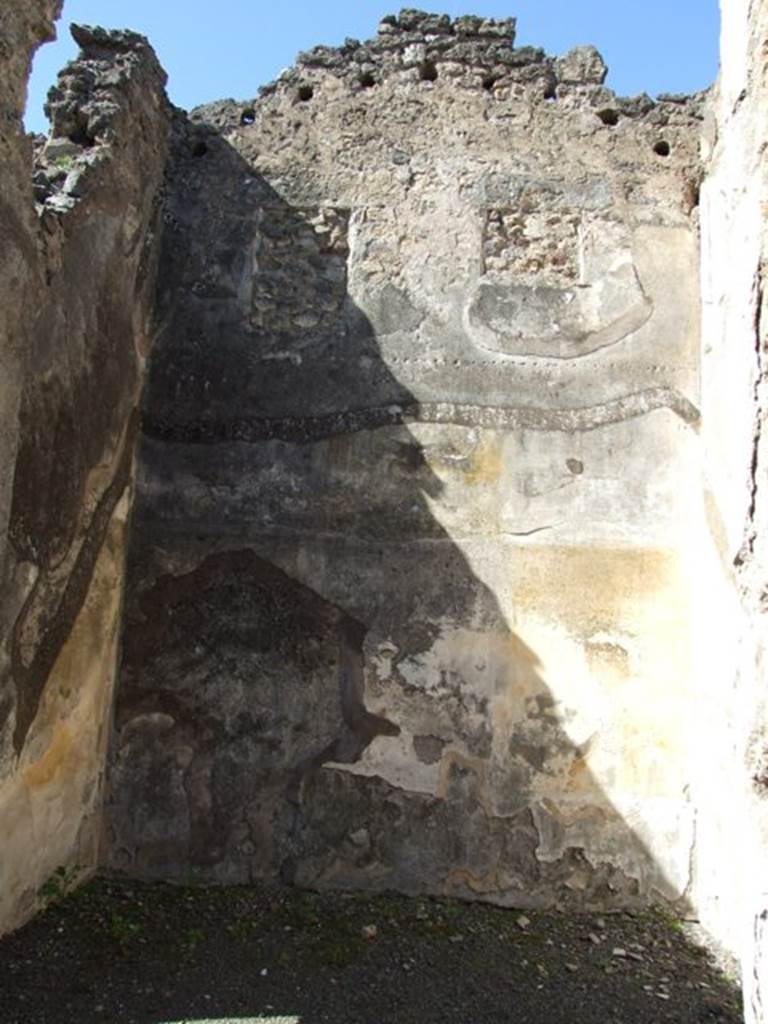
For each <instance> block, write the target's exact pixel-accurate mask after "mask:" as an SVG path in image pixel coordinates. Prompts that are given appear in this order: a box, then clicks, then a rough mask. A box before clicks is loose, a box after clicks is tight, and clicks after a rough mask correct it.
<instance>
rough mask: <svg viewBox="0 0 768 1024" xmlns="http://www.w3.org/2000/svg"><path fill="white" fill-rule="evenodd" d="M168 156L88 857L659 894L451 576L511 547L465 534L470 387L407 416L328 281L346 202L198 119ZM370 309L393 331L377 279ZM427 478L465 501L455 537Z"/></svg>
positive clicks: (604, 901)
mask: <svg viewBox="0 0 768 1024" xmlns="http://www.w3.org/2000/svg"><path fill="white" fill-rule="evenodd" d="M174 145H175V153H174V157H173V160H172V163H171V170H170V172H169V174H170V176H169V181H168V183H167V184H168V198H167V204H166V214H165V218H166V230H165V240H164V250H163V256H162V260H161V268H160V282H159V296H158V337H157V341H156V344H155V349H154V352H153V356H152V365H151V369H150V375H149V384H148V390H147V393H146V398H145V408H144V418H143V440H142V445H141V451H140V469H139V483H138V494H137V498H136V506H135V514H134V519H133V528H132V529H133V533H132V542H131V555H130V566H129V578H128V588H127V597H126V612H125V629H124V638H123V661H122V668H121V677H120V683H119V691H118V701H117V711H116V731H115V739H114V747H113V752H112V759H111V802H110V806H109V821H108V861H109V864H110V866H111V867H113V868H118V869H120V870H123V871H126V872H128V873H131V874H136V875H139V876H144V877H177V878H180V877H189V876H190V875H193V876H198V877H200V878H204V879H212V880H218V881H237V882H240V881H248V880H252V879H256V878H270V877H276V876H278V875H279V876H280V877H282V878H283V879H284V880H286V881H290V882H295V883H297V884H299V885H305V886H314V887H327V886H335V887H349V888H361V889H375V890H383V889H390V890H393V889H394V890H400V891H404V892H414V893H415V892H421V893H434V894H445V895H456V896H460V897H471V898H479V899H487V900H492V901H494V902H498V903H502V904H510V905H518V906H531V905H546V904H551V903H553V902H555V901H558V902H562V903H564V904H573V905H579V906H598V905H621V904H624V903H627V902H632V901H634V900H635V899H638V898H640V899H644V898H647V897H648V896H649V895H651V896H653V895H659V894H662V895H665V896H668V897H675V896H679V895H681V894H680V892H679V891H675V887H674V886H673V885H671V884H670V883H669V882H668V881H666V880H665V878H664V877H663V872H662V871H661V869H660V868H659V867H658V866H657V865H656V864H655V863H654V859H653V857H652V856H651V854H650V853H649V851H648V850H647V849H646V848H645V846H644V844H643V842H642V840H641V839H640V838H639V837H638V836H637V835H636V834H635V832H634V831H633V829H632V828H631V827H630V826H629V825H628V824H626V822H625V821H624V820H623V819H622V816H621V815H620V814H619V812H618V811H617V810H616V808H615V807H614V806H613V805H612V802H611V800H610V799H608V797H607V796H606V794H605V793H604V792H603V791H602V789H601V786H600V784H599V783H598V781H597V780H596V779H595V777H594V776H593V774H592V772H591V771H590V769H589V767H588V765H587V755H588V753H589V739H586V740H585V742H583V743H582V742H576V741H575V740H574V739H572V738H571V735H569V730H568V728H567V724H568V723H567V722H566V721H564V719H565V717H566V715H565V714H564V712H563V709H562V707H561V706H560V703H559V701H558V700H557V699H556V697H555V696H554V695H553V694H552V693H551V692H550V689H549V687H548V685H547V680H546V678H545V676H544V674H543V671H542V666H541V663H540V659H539V656H538V654H537V652H536V651H534V650H531V648H530V647H529V646H528V645H527V644H526V643H525V642H524V640H523V639H521V637H520V636H518V635H516V633H515V632H514V631H513V629H512V628H511V627H510V624H509V623H508V621H507V620H506V617H505V614H504V612H503V611H502V609H501V607H500V605H499V602H498V601H497V599H496V597H495V596H494V593H492V591H491V589H490V588H489V587H488V586H487V585H486V584H485V583H484V582H483V581H482V579H480V578H479V576H478V573H477V571H475V570H473V567H472V564H471V561H470V559H472V561H473V562H475V563H476V564H480V565H482V564H485V563H487V562H488V559H491V560H494V559H496V560H498V559H500V558H501V559H507V560H509V564H510V566H512V565H514V561H515V559H516V558H517V557H518V555H519V552H520V550H521V549H520V548H518V547H515V546H514V544H509V543H506V544H505V543H503V542H502V541H501V540H500V538H499V536H498V535H497V534H496V533H495V532H494V529H493V527H492V526H491V525H490V521H489V520H488V519H487V515H488V507H489V506H488V501H489V500H491V499H489V497H488V496H489V494H492V492H493V487H494V481H495V479H496V477H495V473H496V468H497V467H496V464H497V463H498V460H499V458H500V457H501V456H500V447H499V442H500V435H499V432H498V431H495V432H494V431H490V430H485V429H483V427H482V422H483V421H482V419H481V414H482V408H481V407H482V395H481V394H478V396H477V409H476V416H477V418H476V420H475V421H474V422H473V421H472V415H473V414H472V412H471V410H470V411H469V412H467V407H466V405H465V406H463V411H462V414H461V416H462V418H461V420H460V421H458V422H457V421H453V422H452V420H451V415H450V409H451V406H450V404H449V403H450V396H446V403H447V404H446V405H445V407H444V408H443V411H442V412H441V413H440V415H439V416H438V415H436V414H434V412H433V413H430V414H429V415H427V414H426V413H425V411H424V409H422V408H421V407H420V406H419V403H418V402H417V401H416V400H415V399H414V397H413V395H412V394H411V393H410V392H409V391H408V390H407V389H405V388H404V387H403V386H402V385H401V384H400V383H399V382H398V379H397V377H396V376H395V375H394V374H393V373H392V371H391V370H390V368H389V367H388V365H387V363H386V362H385V361H384V359H383V357H382V354H381V350H380V345H379V342H378V341H377V337H376V335H375V333H374V329H373V327H372V325H371V323H370V321H369V320H368V318H367V317H366V316H365V315H364V314H363V312H362V311H361V310H360V309H359V308H357V307H356V305H355V304H354V302H353V301H352V300H351V299H350V296H349V294H348V282H347V268H348V262H349V252H350V245H351V244H354V231H353V230H350V218H351V217H352V219H354V217H355V216H357V215H358V214H357V213H353V214H350V211H349V210H346V209H340V208H337V207H333V206H323V207H315V208H301V209H299V208H295V207H291V206H289V205H287V204H286V203H285V202H284V201H283V200H281V198H280V196H279V195H278V194H277V193H276V192H275V191H274V190H273V189H272V188H271V187H270V185H269V184H268V183H267V182H266V181H265V180H264V179H263V178H261V177H259V175H258V174H257V173H256V172H254V169H253V168H252V167H251V166H250V165H249V164H248V163H247V162H246V161H244V160H243V158H242V157H241V156H240V155H239V154H238V153H237V152H236V150H235V149H234V148H233V147H232V146H231V145H229V144H228V143H227V142H226V141H225V139H223V138H222V137H221V136H219V135H217V134H216V133H214V132H213V131H212V130H211V129H210V128H208V127H207V126H205V125H203V124H197V125H195V124H192V123H190V122H187V121H185V120H179V121H178V123H177V125H176V128H175V143H174ZM379 301H380V303H381V305H380V308H379V314H378V320H379V321H380V322H384V323H389V324H390V325H391V330H393V331H396V330H399V331H404V332H408V331H409V330H413V329H414V328H415V326H416V325H417V323H418V315H419V314H418V310H416V309H415V308H414V307H413V306H412V305H411V304H410V302H409V300H408V298H407V296H406V295H405V294H404V293H403V292H402V291H399V290H398V289H397V288H396V287H394V285H393V286H392V287H391V288H389V289H387V288H385V289H384V290H383V291H382V292H381V294H380V300H379ZM446 410H447V411H446ZM438 420H439V422H437V421H438ZM446 480H455V481H458V482H457V485H456V486H457V487H459V488H470V487H474V491H473V492H472V493H474V494H476V495H477V498H476V499H475V500H476V501H477V506H476V509H475V510H473V515H474V517H475V528H474V530H473V531H472V532H471V533H468V534H467V535H466V536H465V537H462V538H461V542H460V543H459V540H457V539H455V538H452V536H451V535H449V533H448V532H447V530H446V529H445V528H444V527H443V526H442V525H441V523H440V521H439V515H440V510H441V507H442V506H443V505H445V504H446V503H450V501H451V500H452V495H453V494H454V493H455V491H454V490H452V489H451V487H448V488H447V485H446ZM466 493H469V492H468V491H467V492H466ZM526 554H529V552H527V553H526ZM546 566H547V562H546V559H544V560H543V561H542V563H541V567H540V568H539V569H536V568H535V565H534V570H533V571H534V573H536V572H539V573H540V572H546V571H547V568H546ZM536 586H537V587H539V588H540V589H541V588H542V587H543V588H544V589H546V588H547V587H551V588H555V589H556V588H558V587H559V586H560V581H559V580H558V579H557V578H551V579H549V580H546V581H545V582H544V583H543V584H542V582H541V581H540V580H539V581H538V582H537V583H536Z"/></svg>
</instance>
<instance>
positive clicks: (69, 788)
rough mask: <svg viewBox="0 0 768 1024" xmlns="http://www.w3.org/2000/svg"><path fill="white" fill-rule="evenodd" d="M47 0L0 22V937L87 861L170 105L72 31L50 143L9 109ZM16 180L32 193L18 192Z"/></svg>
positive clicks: (139, 71) (21, 86) (129, 54)
mask: <svg viewBox="0 0 768 1024" xmlns="http://www.w3.org/2000/svg"><path fill="white" fill-rule="evenodd" d="M60 8H61V3H55V2H47V3H45V2H35V3H31V4H30V3H23V4H22V3H11V4H10V6H9V7H8V8H7V9H6V10H5V11H4V12H3V13H2V15H0V23H1V24H2V27H3V29H4V30H5V31H4V35H5V36H6V38H8V39H9V40H10V41H11V46H12V48H13V54H14V60H15V63H14V62H13V61H12V62H10V63H8V64H6V65H5V68H6V69H7V70H5V71H4V72H3V78H2V80H0V90H1V92H0V98H1V99H2V102H3V104H4V106H6V107H7V110H8V113H9V114H10V115H11V117H10V118H7V119H4V123H5V124H8V125H9V126H10V128H9V129H4V135H3V137H2V138H1V139H0V145H1V146H2V156H3V167H4V172H3V183H2V185H1V186H0V189H1V191H0V230H1V231H2V234H3V237H4V238H7V239H10V240H11V242H12V244H11V245H10V246H4V247H3V252H2V259H0V299H2V302H1V303H0V308H2V317H3V320H2V321H0V326H2V331H3V333H2V337H3V348H2V351H1V352H0V365H1V367H2V371H3V373H2V376H3V378H4V381H3V385H2V389H1V390H0V416H1V417H2V419H1V420H0V437H1V438H2V442H0V444H1V445H2V449H1V450H0V465H1V466H2V472H3V477H2V478H1V479H0V573H1V575H2V601H1V602H0V636H2V640H3V646H2V649H1V650H0V820H2V822H3V856H2V860H1V861H0V932H2V931H5V930H7V929H10V928H13V927H15V926H16V925H18V924H20V923H21V922H22V921H23V920H25V919H26V918H27V917H29V916H30V915H31V914H32V913H33V912H34V911H35V910H36V909H37V907H38V906H39V897H38V891H39V889H40V887H41V886H42V885H43V884H44V883H45V881H46V880H47V879H48V878H49V877H51V876H52V875H53V874H54V873H55V872H56V871H57V869H60V868H61V869H64V870H65V872H66V875H65V876H64V877H65V878H68V879H70V878H74V877H83V876H85V875H86V874H87V873H88V872H90V871H92V870H93V868H94V867H95V865H96V863H97V858H98V848H99V842H100V830H101V821H100V813H99V811H100V802H101V795H102V785H103V777H104V764H105V758H106V742H107V737H108V732H109V723H110V714H111V699H112V690H113V683H114V675H115V661H116V653H117V639H118V627H119V620H120V604H121V593H122V578H123V567H124V544H125V536H126V524H127V519H128V515H129V511H130V503H131V493H132V480H133V449H134V440H135V435H136V427H137V420H138V416H137V406H138V401H139V395H140V391H141V384H142V378H143V369H144V362H145V356H146V350H147V341H146V335H147V331H148V320H149V315H150V305H151V298H152V288H153V281H154V269H153V262H154V260H155V253H156V245H155V232H156V230H157V224H156V221H157V214H158V199H159V196H160V194H161V185H162V180H163V172H164V168H165V162H166V155H167V146H168V138H169V134H170V120H171V117H170V107H169V105H168V102H167V100H166V97H165V93H164V83H165V75H164V73H163V72H162V70H161V68H160V66H159V64H158V63H157V60H156V58H155V55H154V53H153V52H152V50H151V48H150V47H149V46H148V44H147V43H146V40H144V39H143V38H142V37H140V36H136V35H133V34H131V33H103V32H101V31H100V30H96V31H94V32H91V31H90V30H87V29H83V28H80V29H77V28H75V29H73V34H75V38H76V40H77V42H78V43H79V44H80V46H81V54H80V58H79V60H78V61H77V62H75V63H73V64H71V65H69V66H68V68H67V69H66V70H65V72H62V75H61V76H60V79H59V83H58V86H57V87H56V88H55V89H54V90H52V92H51V94H50V97H49V106H50V114H51V120H52V131H51V138H50V139H49V140H48V141H47V142H46V143H45V145H44V146H43V145H42V143H40V144H38V145H36V146H35V149H36V152H35V154H34V158H33V152H32V149H33V146H32V144H31V141H30V139H29V138H28V137H26V136H25V135H24V131H23V126H22V120H21V115H22V111H23V107H24V96H25V92H26V78H27V75H28V71H29V64H30V61H31V56H32V54H33V52H34V49H35V48H36V46H37V45H38V44H39V43H40V42H41V41H43V40H45V39H48V38H52V36H53V23H54V19H55V18H56V17H57V16H58V14H59V13H60ZM33 181H34V193H33Z"/></svg>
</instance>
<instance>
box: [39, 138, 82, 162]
mask: <svg viewBox="0 0 768 1024" xmlns="http://www.w3.org/2000/svg"><path fill="white" fill-rule="evenodd" d="M82 152H83V147H82V146H79V145H78V144H77V143H76V142H72V140H71V139H67V138H56V139H49V140H48V141H47V142H46V144H45V147H44V148H43V154H42V155H43V159H44V160H47V161H48V163H49V164H50V163H53V162H54V161H56V160H62V159H66V158H69V157H76V156H80V154H81V153H82Z"/></svg>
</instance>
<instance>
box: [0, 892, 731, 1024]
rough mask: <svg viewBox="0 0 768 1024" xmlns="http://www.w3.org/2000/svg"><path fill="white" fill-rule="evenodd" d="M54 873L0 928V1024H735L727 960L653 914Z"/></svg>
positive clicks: (682, 928) (692, 931)
mask: <svg viewBox="0 0 768 1024" xmlns="http://www.w3.org/2000/svg"><path fill="white" fill-rule="evenodd" d="M66 881H67V880H66V879H65V878H64V879H56V878H54V879H53V880H52V881H51V883H49V886H48V887H47V889H46V890H45V891H44V892H43V897H44V898H45V899H48V900H50V901H51V905H50V906H49V907H48V909H47V910H46V911H45V912H44V913H42V914H40V915H39V916H38V917H37V918H35V920H33V921H32V922H31V923H30V924H29V925H27V926H26V927H25V928H23V929H21V930H20V931H18V932H16V933H15V934H13V935H10V936H6V937H5V938H4V939H2V940H0V1024H65V1022H66V1024H91V1022H100V1024H104V1022H109V1024H112V1022H115V1024H117V1022H119V1024H167V1022H174V1024H176V1022H195V1024H200V1022H216V1024H229V1022H238V1024H245V1022H249V1024H250V1022H256V1021H258V1022H261V1024H267V1022H269V1024H321V1022H325V1021H328V1022H332V1024H374V1022H376V1024H390V1022H392V1024H395V1022H402V1024H407V1022H419V1024H438V1022H440V1024H448V1022H457V1024H458V1022H461V1024H478V1022H487V1021H498V1022H502V1021H509V1022H515V1024H529V1022H530V1024H539V1022H541V1024H560V1022H563V1024H566V1022H567V1024H592V1022H595V1024H598V1022H599V1024H661V1022H675V1024H694V1022H695V1024H699V1022H701V1024H705V1022H706V1024H715V1022H722V1024H737V1022H739V1021H740V1020H741V1012H740V1003H739V997H738V991H737V987H736V984H735V978H734V977H733V972H732V969H731V968H729V966H728V965H727V964H726V963H725V962H724V961H723V960H722V959H721V958H720V959H718V958H715V957H714V956H713V954H712V953H711V952H710V951H708V950H706V949H705V948H704V947H703V946H701V945H699V944H698V942H697V941H696V938H695V934H696V933H695V929H691V928H690V927H689V926H687V925H683V924H681V923H680V922H678V921H676V920H675V919H674V918H672V917H671V916H670V915H669V914H668V913H665V912H662V911H658V910H657V911H646V912H642V913H639V914H634V915H631V916H630V915H627V914H619V915H610V916H608V915H606V916H604V917H598V916H574V915H566V914H561V913H533V912H530V911H528V912H525V913H521V912H520V911H511V910H501V909H498V908H495V907H489V906H484V905H481V904H466V903H458V902H452V901H437V900H429V899H406V898H403V897H395V896H377V897H371V896H347V895H344V894H339V893H335V894H329V893H325V894H322V895H317V894H313V893H307V892H301V891H298V890H292V889H275V888H243V887H232V888H199V887H182V886H171V885H138V884H135V883H132V884H126V883H122V882H117V881H110V880H107V879H97V880H95V881H93V882H91V883H90V884H88V885H86V886H84V887H82V888H80V889H78V890H76V891H75V892H74V893H72V894H71V895H69V896H68V897H66V898H64V899H57V897H58V896H59V895H60V893H59V891H57V890H58V889H59V888H63V886H64V885H65V884H66ZM729 975H730V977H729Z"/></svg>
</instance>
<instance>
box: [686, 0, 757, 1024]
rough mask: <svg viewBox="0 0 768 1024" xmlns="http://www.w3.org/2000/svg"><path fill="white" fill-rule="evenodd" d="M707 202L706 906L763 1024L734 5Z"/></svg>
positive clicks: (741, 48)
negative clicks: (739, 963)
mask: <svg viewBox="0 0 768 1024" xmlns="http://www.w3.org/2000/svg"><path fill="white" fill-rule="evenodd" d="M722 15H723V19H722V22H723V30H722V46H721V74H720V80H719V83H718V89H717V94H716V102H715V107H714V115H715V117H714V119H713V123H712V124H711V126H710V128H709V131H708V132H707V134H706V140H705V156H706V158H707V163H708V173H707V178H706V183H705V186H704V189H703V190H702V240H701V249H702V291H703V307H702V308H703V322H702V330H703V337H702V341H703V346H702V352H703V361H702V363H703V365H702V409H703V420H702V424H703V429H702V440H703V465H704V480H703V484H704V488H703V512H702V519H703V521H704V529H703V530H702V535H701V541H700V544H699V568H700V575H699V586H698V590H699V593H700V595H701V600H700V602H699V609H698V611H697V619H698V622H699V630H698V639H699V644H698V648H697V651H698V661H697V676H698V678H699V681H700V685H699V690H700V708H701V711H702V714H701V717H700V729H701V732H700V736H699V751H700V764H699V770H698V772H697V782H696V784H695V787H694V790H695V799H696V800H697V802H698V803H699V806H700V808H701V814H700V819H699V832H698V842H697V847H696V852H697V857H696V862H695V872H696V876H697V886H696V896H697V905H698V906H699V907H700V909H701V912H702V917H703V920H704V922H705V923H706V924H707V926H708V927H709V928H710V929H711V930H712V931H713V932H714V933H715V934H716V935H718V936H719V937H721V938H722V939H723V940H724V941H726V942H727V943H728V944H729V945H730V946H731V947H732V948H734V949H736V950H738V951H739V953H740V954H741V955H742V958H743V964H744V974H745V997H746V998H745V1003H746V1012H747V1019H748V1020H749V1021H754V1022H757V1021H765V1020H766V1019H767V1016H768V1015H767V1014H766V991H767V990H768V923H767V922H768V882H766V879H767V878H768V860H767V857H766V851H768V804H767V803H766V800H767V799H768V770H767V766H768V725H767V724H766V641H765V628H766V620H765V612H766V579H767V573H768V548H766V545H767V544H768V501H766V497H767V496H768V495H767V491H766V470H767V469H768V449H767V448H766V444H767V443H768V438H767V437H766V430H765V417H766V412H767V411H768V392H766V386H767V383H766V382H767V378H766V363H765V360H766V322H768V318H767V317H766V306H765V303H766V266H768V248H767V242H768V233H767V232H766V212H767V211H768V165H767V164H766V156H765V152H766V144H767V143H768V132H766V126H765V110H766V105H767V104H768V50H766V39H768V4H766V3H765V2H764V0H752V2H747V0H723V4H722Z"/></svg>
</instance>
